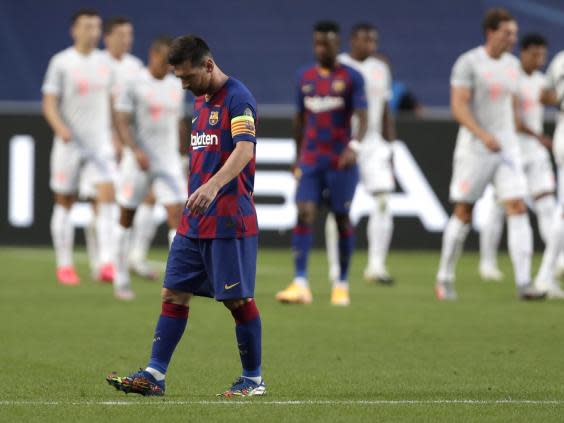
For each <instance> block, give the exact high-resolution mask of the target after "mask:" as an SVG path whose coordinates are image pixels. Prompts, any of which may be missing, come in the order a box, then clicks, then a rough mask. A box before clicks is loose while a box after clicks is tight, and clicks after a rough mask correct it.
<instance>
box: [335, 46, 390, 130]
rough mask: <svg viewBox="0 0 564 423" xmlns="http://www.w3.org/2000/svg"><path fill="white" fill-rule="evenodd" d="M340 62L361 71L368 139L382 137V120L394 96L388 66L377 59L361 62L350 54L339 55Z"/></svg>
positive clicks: (372, 58)
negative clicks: (386, 107) (366, 105)
mask: <svg viewBox="0 0 564 423" xmlns="http://www.w3.org/2000/svg"><path fill="white" fill-rule="evenodd" d="M339 61H340V62H341V63H344V64H345V65H348V66H350V67H352V68H353V69H355V70H357V71H359V72H360V73H361V75H362V76H363V78H364V86H365V90H366V100H367V102H368V131H367V134H366V135H367V137H368V138H374V136H375V135H382V118H383V116H384V109H385V106H386V103H387V102H388V101H389V100H390V98H391V96H392V76H391V73H390V68H389V67H388V65H387V64H386V63H385V62H384V61H383V60H380V59H377V58H376V57H368V58H367V59H366V60H364V61H362V62H360V61H358V60H355V59H353V58H352V57H351V56H350V55H349V54H347V53H342V54H340V55H339Z"/></svg>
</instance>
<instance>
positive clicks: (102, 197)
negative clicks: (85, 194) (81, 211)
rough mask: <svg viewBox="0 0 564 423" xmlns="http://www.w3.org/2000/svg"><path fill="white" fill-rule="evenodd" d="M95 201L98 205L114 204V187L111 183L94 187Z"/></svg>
mask: <svg viewBox="0 0 564 423" xmlns="http://www.w3.org/2000/svg"><path fill="white" fill-rule="evenodd" d="M96 200H97V201H98V203H113V202H114V187H113V185H112V184H111V183H103V184H99V185H97V186H96Z"/></svg>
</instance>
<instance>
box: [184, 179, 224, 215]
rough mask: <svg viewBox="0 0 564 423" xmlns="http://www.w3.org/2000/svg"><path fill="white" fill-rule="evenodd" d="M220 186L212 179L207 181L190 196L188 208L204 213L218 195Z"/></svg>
mask: <svg viewBox="0 0 564 423" xmlns="http://www.w3.org/2000/svg"><path fill="white" fill-rule="evenodd" d="M219 188H220V187H219V186H218V185H217V184H215V183H214V182H213V181H212V180H210V181H208V182H206V183H205V184H204V185H202V186H200V188H198V189H197V190H196V191H194V192H193V193H192V195H190V197H188V201H187V202H186V208H187V209H188V210H190V211H191V212H192V213H195V214H203V213H204V212H205V211H206V210H207V209H208V207H209V206H210V204H211V203H212V202H213V200H214V199H215V197H216V196H217V193H218V192H219Z"/></svg>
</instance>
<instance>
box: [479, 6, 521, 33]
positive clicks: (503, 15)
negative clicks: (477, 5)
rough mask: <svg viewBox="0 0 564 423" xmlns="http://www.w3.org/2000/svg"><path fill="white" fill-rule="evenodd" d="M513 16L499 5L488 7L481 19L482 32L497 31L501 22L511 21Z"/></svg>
mask: <svg viewBox="0 0 564 423" xmlns="http://www.w3.org/2000/svg"><path fill="white" fill-rule="evenodd" d="M512 20H514V19H513V16H511V13H509V12H508V11H507V10H505V9H502V8H500V7H496V8H493V9H489V10H488V11H487V12H486V14H485V15H484V20H483V21H482V30H483V31H484V34H485V33H486V32H488V31H497V29H498V28H499V25H500V24H501V23H502V22H507V21H512Z"/></svg>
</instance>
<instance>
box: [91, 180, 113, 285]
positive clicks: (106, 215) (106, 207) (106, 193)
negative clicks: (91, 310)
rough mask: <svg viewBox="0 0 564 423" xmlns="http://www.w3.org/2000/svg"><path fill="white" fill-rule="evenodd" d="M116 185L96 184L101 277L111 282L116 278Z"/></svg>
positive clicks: (108, 183)
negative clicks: (114, 263) (114, 251)
mask: <svg viewBox="0 0 564 423" xmlns="http://www.w3.org/2000/svg"><path fill="white" fill-rule="evenodd" d="M114 207H115V201H114V185H113V183H112V182H111V181H108V180H106V181H104V182H100V183H98V184H96V210H97V211H98V214H97V215H96V234H97V239H98V250H99V257H100V279H102V280H103V281H106V282H111V281H112V280H113V278H114V271H115V270H114V266H113V237H112V233H113V228H114V226H115V220H114Z"/></svg>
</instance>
